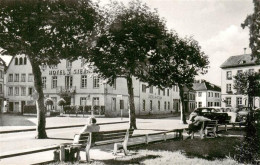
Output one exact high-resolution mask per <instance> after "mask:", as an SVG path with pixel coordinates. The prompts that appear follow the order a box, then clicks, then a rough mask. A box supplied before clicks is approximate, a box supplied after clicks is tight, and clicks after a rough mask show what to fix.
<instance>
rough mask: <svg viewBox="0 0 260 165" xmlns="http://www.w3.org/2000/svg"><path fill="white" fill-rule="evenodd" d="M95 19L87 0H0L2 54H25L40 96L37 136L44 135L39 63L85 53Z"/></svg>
mask: <svg viewBox="0 0 260 165" xmlns="http://www.w3.org/2000/svg"><path fill="white" fill-rule="evenodd" d="M98 20H99V17H98V12H97V9H96V6H95V5H94V4H93V3H91V2H90V1H88V0H1V1H0V48H2V49H3V50H4V51H3V52H2V54H4V55H12V56H15V55H17V54H25V55H26V56H27V57H28V58H29V60H30V62H31V66H32V72H33V74H34V87H35V90H36V92H37V93H38V96H39V97H38V99H37V100H36V107H37V118H38V122H37V136H36V138H47V134H46V131H45V124H46V121H45V108H44V94H43V90H42V78H41V75H42V74H41V70H40V65H41V64H47V65H53V64H58V63H59V62H60V60H61V59H69V60H74V59H76V58H78V57H79V56H83V55H84V56H85V57H86V51H87V49H88V46H89V45H91V43H90V42H91V37H92V35H93V34H94V33H93V31H94V29H96V25H97V24H96V23H97V21H98Z"/></svg>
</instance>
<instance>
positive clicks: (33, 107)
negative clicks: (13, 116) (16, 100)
mask: <svg viewBox="0 0 260 165" xmlns="http://www.w3.org/2000/svg"><path fill="white" fill-rule="evenodd" d="M23 113H32V114H36V113H37V110H36V105H24V108H23Z"/></svg>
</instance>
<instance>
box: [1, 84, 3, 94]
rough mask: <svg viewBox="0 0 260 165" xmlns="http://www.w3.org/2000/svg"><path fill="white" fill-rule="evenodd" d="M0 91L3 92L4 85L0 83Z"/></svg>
mask: <svg viewBox="0 0 260 165" xmlns="http://www.w3.org/2000/svg"><path fill="white" fill-rule="evenodd" d="M0 93H3V85H2V84H0Z"/></svg>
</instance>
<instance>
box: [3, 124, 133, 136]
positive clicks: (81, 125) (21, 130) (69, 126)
mask: <svg viewBox="0 0 260 165" xmlns="http://www.w3.org/2000/svg"><path fill="white" fill-rule="evenodd" d="M128 122H129V121H120V122H112V123H99V124H97V125H107V124H120V123H128ZM83 126H85V124H79V125H67V126H56V127H47V128H46V130H48V129H60V128H73V127H83ZM28 131H36V128H28V129H20V130H8V131H0V134H5V133H16V132H28Z"/></svg>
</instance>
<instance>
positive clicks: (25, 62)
mask: <svg viewBox="0 0 260 165" xmlns="http://www.w3.org/2000/svg"><path fill="white" fill-rule="evenodd" d="M23 63H24V65H26V64H27V58H26V57H24V58H23Z"/></svg>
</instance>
